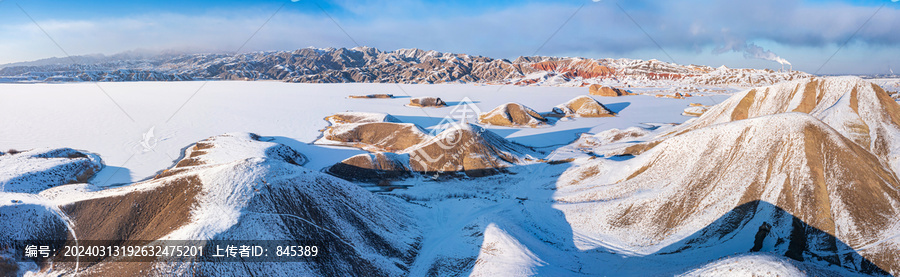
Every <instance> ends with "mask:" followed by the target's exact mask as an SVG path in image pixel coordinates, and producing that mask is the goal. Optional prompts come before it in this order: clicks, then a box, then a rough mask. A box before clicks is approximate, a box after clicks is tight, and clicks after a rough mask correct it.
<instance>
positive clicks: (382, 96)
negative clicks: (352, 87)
mask: <svg viewBox="0 0 900 277" xmlns="http://www.w3.org/2000/svg"><path fill="white" fill-rule="evenodd" d="M348 97H349V98H361V99H387V98H394V95H393V94H381V93H377V94H366V95H350V96H348Z"/></svg>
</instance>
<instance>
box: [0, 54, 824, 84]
mask: <svg viewBox="0 0 900 277" xmlns="http://www.w3.org/2000/svg"><path fill="white" fill-rule="evenodd" d="M809 76H811V75H809V74H807V73H803V72H799V71H773V70H768V69H731V68H726V67H724V66H722V67H719V68H714V67H710V66H700V65H679V64H673V63H667V62H662V61H658V60H649V61H644V60H634V59H586V58H564V57H543V56H533V57H519V58H517V59H515V60H513V61H510V60H507V59H494V58H489V57H483V56H474V55H467V54H454V53H442V52H437V51H433V50H432V51H425V50H420V49H399V50H395V51H381V50H378V49H375V48H371V47H356V48H352V49H346V48H339V49H335V48H327V49H315V48H304V49H298V50H294V51H275V52H256V53H246V54H162V55H149V54H141V53H125V54H118V55H114V56H102V55H93V56H77V57H72V58H71V59H69V58H51V59H45V60H39V61H34V62H25V63H14V64H7V65H3V66H0V82H82V81H101V82H121V81H188V80H281V81H285V82H299V83H350V82H364V83H468V82H475V83H490V84H516V85H559V86H583V85H586V84H590V83H596V82H600V81H613V82H616V83H621V84H625V85H631V84H634V85H638V86H640V85H647V84H648V82H651V83H652V82H656V81H689V83H691V84H697V85H738V86H759V85H770V84H774V83H778V82H781V81H789V80H793V79H797V78H804V77H809Z"/></svg>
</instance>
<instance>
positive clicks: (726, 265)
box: [679, 254, 866, 277]
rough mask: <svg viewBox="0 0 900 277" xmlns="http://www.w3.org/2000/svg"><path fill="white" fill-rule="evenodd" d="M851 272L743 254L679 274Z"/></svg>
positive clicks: (810, 274) (772, 256)
mask: <svg viewBox="0 0 900 277" xmlns="http://www.w3.org/2000/svg"><path fill="white" fill-rule="evenodd" d="M848 274H849V275H859V276H866V275H864V274H853V272H847V271H840V270H839V269H836V268H833V267H832V268H829V267H827V266H815V265H810V264H807V263H801V262H797V261H794V260H791V259H788V258H785V257H781V256H778V255H771V254H769V255H766V254H744V255H738V256H734V257H728V258H724V259H721V260H718V261H715V262H711V263H708V264H704V265H702V266H700V267H698V268H696V269H693V270H691V271H688V272H685V273H684V274H681V275H679V276H685V277H689V276H698V277H699V276H848Z"/></svg>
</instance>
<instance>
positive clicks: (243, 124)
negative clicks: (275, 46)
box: [0, 81, 727, 186]
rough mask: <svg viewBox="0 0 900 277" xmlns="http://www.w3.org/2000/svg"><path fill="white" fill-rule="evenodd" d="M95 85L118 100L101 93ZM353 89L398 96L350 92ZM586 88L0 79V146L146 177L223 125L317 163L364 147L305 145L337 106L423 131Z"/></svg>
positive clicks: (629, 108) (124, 176)
mask: <svg viewBox="0 0 900 277" xmlns="http://www.w3.org/2000/svg"><path fill="white" fill-rule="evenodd" d="M98 85H99V86H101V87H102V88H103V90H104V91H106V93H108V94H109V96H110V97H111V98H112V99H114V100H115V102H113V101H112V100H111V99H110V98H108V97H107V96H106V95H105V94H104V92H103V91H100V90H99V89H98V88H97V86H98ZM401 89H402V90H401ZM360 91H365V92H366V93H389V94H394V95H395V96H400V97H398V98H395V99H348V98H347V96H349V95H356V94H359V92H360ZM195 93H196V94H195ZM407 94H408V95H410V96H412V97H422V96H438V97H441V98H442V99H444V100H445V101H447V102H448V104H449V107H445V108H424V109H423V108H413V107H406V106H404V105H405V104H407V103H409V98H405V97H403V96H405V95H407ZM586 94H587V88H561V87H518V86H475V85H463V84H448V85H396V84H292V83H281V82H264V81H257V82H242V81H212V82H136V83H100V84H96V85H95V84H91V83H67V84H0V99H4V101H0V118H3V119H4V120H2V121H0V130H15V131H14V132H0V144H2V145H3V147H6V148H15V149H32V148H61V147H71V148H75V149H86V150H88V151H90V152H92V153H96V154H98V155H99V156H100V157H101V158H102V160H103V162H104V163H105V164H106V167H105V168H104V169H103V170H101V171H100V172H99V174H97V175H96V176H95V177H94V178H93V179H92V180H91V183H93V184H95V185H99V186H110V185H115V184H122V183H129V182H134V181H138V180H142V179H146V178H149V177H152V176H154V175H155V174H156V173H157V172H158V171H159V170H161V169H163V168H166V167H168V166H170V165H172V163H173V162H174V161H175V160H177V159H178V158H179V157H180V155H181V153H182V149H183V148H184V147H187V146H188V145H190V144H192V143H194V142H197V141H199V140H202V139H205V138H208V137H210V136H215V135H220V134H224V133H228V132H252V133H256V134H259V135H262V136H271V137H273V138H274V139H273V142H278V143H282V144H285V145H288V146H290V147H292V148H294V149H295V150H297V151H298V152H300V153H303V154H305V155H308V156H310V157H315V158H312V159H310V161H309V163H308V164H306V165H305V166H306V167H308V168H312V169H314V170H319V169H322V168H324V167H327V166H330V165H333V164H335V163H337V162H340V161H341V160H343V159H346V158H348V157H351V156H353V155H356V154H361V153H364V152H363V151H360V150H357V149H352V148H345V147H334V146H327V145H315V144H311V142H313V141H314V140H316V139H317V138H318V137H319V136H320V135H321V132H319V130H322V129H324V128H325V127H326V126H328V124H329V123H328V122H327V121H325V120H324V118H325V117H327V116H330V115H333V114H335V113H338V112H345V111H354V112H379V113H387V114H390V115H392V116H394V117H395V118H397V119H399V120H400V121H402V122H407V123H414V124H417V125H419V126H422V127H423V128H426V129H428V128H431V127H433V126H435V125H437V124H439V123H440V121H441V119H442V118H443V117H445V116H448V115H449V114H450V113H451V112H452V110H453V108H454V105H457V104H458V103H459V101H461V100H462V99H463V98H465V97H468V98H470V99H472V100H473V101H474V105H476V106H477V107H478V108H480V110H483V111H488V110H490V109H491V108H493V107H496V106H499V105H500V104H503V103H507V102H510V101H511V100H515V101H516V102H519V103H522V104H523V105H526V106H528V107H531V108H533V109H535V110H537V111H539V112H547V111H550V110H551V108H552V107H553V106H556V105H557V104H560V103H563V102H565V101H567V100H569V99H572V98H574V97H576V96H579V95H586ZM192 95H193V97H191V96H192ZM726 97H727V96H710V97H696V98H694V99H686V100H676V99H657V98H653V97H649V96H624V97H618V98H609V99H606V98H599V100H600V102H601V103H602V104H604V105H606V106H607V107H609V108H610V109H611V110H613V111H614V112H618V113H619V115H618V116H617V117H615V118H578V119H575V120H569V121H560V122H557V123H556V124H555V125H554V126H551V127H549V128H540V129H527V130H522V129H515V128H506V127H495V126H490V127H487V128H488V129H490V130H492V131H494V132H495V133H497V134H499V135H501V136H502V137H505V138H507V139H510V140H512V141H515V142H518V143H522V144H525V145H531V146H538V147H545V146H550V145H562V144H568V143H569V142H571V141H572V140H574V139H576V138H577V137H578V134H580V133H584V132H591V133H597V132H600V131H603V130H607V129H611V128H621V129H624V128H628V127H631V126H636V125H639V124H641V123H644V122H672V123H678V122H683V121H685V120H687V119H689V117H686V116H681V115H679V114H680V113H681V110H682V109H683V107H684V106H686V105H687V104H689V102H702V103H704V104H710V105H711V104H715V103H716V102H721V101H722V100H724V99H725V98H726ZM189 99H190V100H189ZM117 103H118V105H119V106H121V108H122V109H123V110H124V111H126V112H127V114H128V116H126V114H125V113H123V112H122V110H120V109H119V107H118V106H117ZM182 104H184V106H183V107H181V105H182ZM179 107H181V109H179ZM176 111H177V112H176ZM651 111H652V112H651ZM59 114H65V115H66V116H62V117H61V116H59ZM129 116H130V117H131V119H134V120H133V121H132V120H131V119H130V118H129ZM151 128H152V129H153V133H154V134H155V137H153V138H150V140H149V141H148V140H146V139H145V136H144V134H145V133H148V131H149V130H150V129H151ZM144 145H147V146H150V147H144Z"/></svg>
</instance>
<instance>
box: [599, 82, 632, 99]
mask: <svg viewBox="0 0 900 277" xmlns="http://www.w3.org/2000/svg"><path fill="white" fill-rule="evenodd" d="M588 89H589V92H590V95H597V96H606V97H616V96H624V95H632V93H631V92H629V91H627V90H624V89H618V88H614V87H611V86H602V85H598V84H593V85H591V86H590V87H589V88H588Z"/></svg>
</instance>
